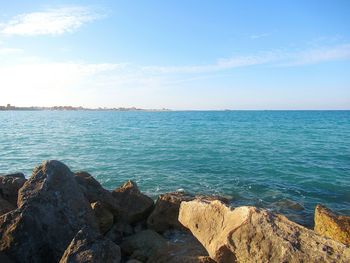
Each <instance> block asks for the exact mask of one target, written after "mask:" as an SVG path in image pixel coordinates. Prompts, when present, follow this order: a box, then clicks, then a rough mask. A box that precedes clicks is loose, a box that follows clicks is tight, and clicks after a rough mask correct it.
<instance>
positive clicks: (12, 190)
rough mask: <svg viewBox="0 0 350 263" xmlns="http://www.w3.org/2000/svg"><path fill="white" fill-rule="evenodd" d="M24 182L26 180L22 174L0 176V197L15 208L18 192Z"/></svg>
mask: <svg viewBox="0 0 350 263" xmlns="http://www.w3.org/2000/svg"><path fill="white" fill-rule="evenodd" d="M25 182H26V179H25V177H24V174H22V173H15V174H7V175H3V176H0V197H1V198H3V199H4V200H6V201H8V202H10V203H11V204H12V205H13V206H15V207H17V199H18V190H19V189H20V188H21V187H22V186H23V184H24V183H25Z"/></svg>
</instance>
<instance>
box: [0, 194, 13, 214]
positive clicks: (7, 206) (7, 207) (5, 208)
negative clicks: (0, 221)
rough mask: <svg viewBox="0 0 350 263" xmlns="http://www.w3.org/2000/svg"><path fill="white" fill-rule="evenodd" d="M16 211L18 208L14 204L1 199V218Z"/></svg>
mask: <svg viewBox="0 0 350 263" xmlns="http://www.w3.org/2000/svg"><path fill="white" fill-rule="evenodd" d="M14 209H16V207H15V206H14V205H13V204H11V203H10V202H8V201H7V200H5V199H2V198H1V197H0V216H1V215H3V214H6V213H8V212H10V211H12V210H14Z"/></svg>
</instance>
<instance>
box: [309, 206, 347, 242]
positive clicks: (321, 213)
mask: <svg viewBox="0 0 350 263" xmlns="http://www.w3.org/2000/svg"><path fill="white" fill-rule="evenodd" d="M315 232H316V233H318V234H320V235H321V236H325V237H328V238H331V239H334V240H337V241H339V242H342V243H344V244H346V245H350V216H341V215H336V214H335V213H333V212H332V211H331V210H330V209H328V208H326V207H324V206H321V205H317V206H316V209H315Z"/></svg>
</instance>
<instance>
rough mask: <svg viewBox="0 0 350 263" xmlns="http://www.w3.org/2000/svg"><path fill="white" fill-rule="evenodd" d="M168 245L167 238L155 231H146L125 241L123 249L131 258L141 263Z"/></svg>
mask: <svg viewBox="0 0 350 263" xmlns="http://www.w3.org/2000/svg"><path fill="white" fill-rule="evenodd" d="M165 244H166V240H165V238H163V237H162V236H161V235H159V234H158V233H157V232H155V231H153V230H144V231H141V232H138V233H136V234H135V235H132V236H129V237H127V238H125V239H124V241H123V242H122V244H121V249H122V250H123V252H124V253H126V254H127V255H131V258H133V259H137V260H140V261H147V259H148V258H149V257H150V256H151V255H152V253H154V252H155V251H156V250H158V249H159V248H161V247H162V246H164V245H165Z"/></svg>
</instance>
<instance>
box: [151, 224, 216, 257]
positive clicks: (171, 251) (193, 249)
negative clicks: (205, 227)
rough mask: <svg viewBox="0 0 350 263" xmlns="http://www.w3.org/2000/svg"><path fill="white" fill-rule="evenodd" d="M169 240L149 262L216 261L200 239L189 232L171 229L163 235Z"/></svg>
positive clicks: (153, 254)
mask: <svg viewBox="0 0 350 263" xmlns="http://www.w3.org/2000/svg"><path fill="white" fill-rule="evenodd" d="M163 236H164V237H165V238H167V240H169V241H168V242H167V243H166V244H165V245H164V246H162V247H160V248H159V249H157V250H156V251H155V252H154V253H152V255H151V256H150V258H149V259H148V262H149V263H177V262H182V263H204V262H208V263H209V262H215V261H213V260H212V259H211V258H210V257H209V256H208V252H207V251H206V250H205V248H204V247H203V246H202V244H201V243H199V242H198V240H197V239H196V238H195V237H193V235H192V234H190V233H189V232H187V231H186V232H183V231H181V230H170V231H167V232H165V233H164V235H163Z"/></svg>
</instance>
